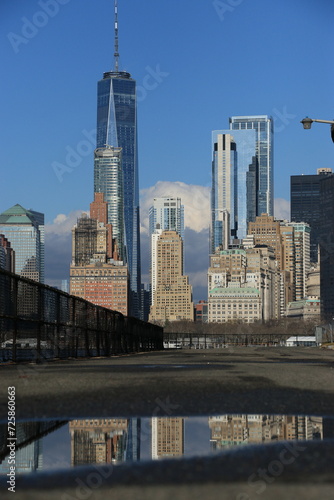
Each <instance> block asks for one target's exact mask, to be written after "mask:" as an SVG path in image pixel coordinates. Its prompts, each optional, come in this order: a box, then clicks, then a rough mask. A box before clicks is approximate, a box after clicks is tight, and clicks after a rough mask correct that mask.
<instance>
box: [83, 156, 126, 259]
mask: <svg viewBox="0 0 334 500" xmlns="http://www.w3.org/2000/svg"><path fill="white" fill-rule="evenodd" d="M94 192H95V197H96V196H97V193H98V194H99V196H100V197H102V196H103V198H100V197H99V198H98V200H99V201H97V202H94V203H101V201H100V200H101V199H102V200H103V202H104V203H105V205H103V206H102V205H101V206H100V205H94V206H93V210H94V215H92V213H91V214H90V216H91V217H92V218H93V219H95V218H96V219H97V220H98V221H99V222H103V223H104V224H105V225H106V224H110V225H111V226H112V236H113V239H114V240H115V245H116V246H117V249H118V254H119V257H118V258H119V260H123V261H125V257H126V256H125V246H124V244H125V240H124V192H123V171H122V149H121V148H113V147H111V146H106V147H105V148H98V149H96V150H95V153H94ZM94 207H95V208H94ZM106 215H107V220H105V219H106ZM101 217H102V218H101Z"/></svg>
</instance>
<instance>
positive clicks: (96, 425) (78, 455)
mask: <svg viewBox="0 0 334 500" xmlns="http://www.w3.org/2000/svg"><path fill="white" fill-rule="evenodd" d="M69 429H70V435H71V464H72V465H88V464H104V463H120V462H125V461H132V460H139V459H140V419H137V418H135V419H115V418H111V419H93V420H73V421H72V422H70V424H69Z"/></svg>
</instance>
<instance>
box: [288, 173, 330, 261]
mask: <svg viewBox="0 0 334 500" xmlns="http://www.w3.org/2000/svg"><path fill="white" fill-rule="evenodd" d="M326 175H332V169H331V168H319V169H318V170H317V174H314V175H292V176H291V177H290V200H291V202H290V203H291V221H293V222H307V223H308V224H310V226H311V243H310V249H311V262H317V261H318V245H319V237H320V233H319V231H320V226H321V220H322V218H323V217H324V214H323V213H322V211H321V207H320V201H321V191H320V183H321V180H322V179H323V178H324V176H326Z"/></svg>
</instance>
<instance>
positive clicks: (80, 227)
mask: <svg viewBox="0 0 334 500" xmlns="http://www.w3.org/2000/svg"><path fill="white" fill-rule="evenodd" d="M91 212H92V213H93V214H95V216H98V217H101V218H102V219H103V218H104V217H105V215H103V200H102V199H100V197H99V193H98V195H97V196H96V197H95V201H94V202H93V203H92V205H91ZM111 231H112V226H111V224H106V225H104V223H103V222H99V221H98V220H96V219H92V218H89V217H87V215H83V216H82V217H81V218H79V219H78V221H77V224H76V226H74V228H73V229H72V263H71V266H70V293H71V294H72V295H75V296H77V297H82V298H83V299H85V300H88V301H89V302H92V303H93V304H97V305H100V306H103V307H106V308H108V309H112V310H114V311H119V312H121V313H122V314H124V315H127V314H128V284H129V277H128V268H127V266H125V265H123V261H121V260H117V259H113V258H112V257H113V256H115V255H117V249H115V248H116V247H115V245H114V242H113V239H112V233H111Z"/></svg>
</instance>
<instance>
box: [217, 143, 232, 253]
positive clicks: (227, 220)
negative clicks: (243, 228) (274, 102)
mask: <svg viewBox="0 0 334 500" xmlns="http://www.w3.org/2000/svg"><path fill="white" fill-rule="evenodd" d="M237 203H238V198H237V158H236V144H235V142H234V139H233V137H232V136H231V135H230V134H219V133H216V134H215V133H214V134H213V159H212V188H211V253H214V251H215V249H216V248H217V247H219V246H222V248H223V249H226V248H228V245H229V244H230V242H231V239H232V237H236V231H237V211H238V205H237Z"/></svg>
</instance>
